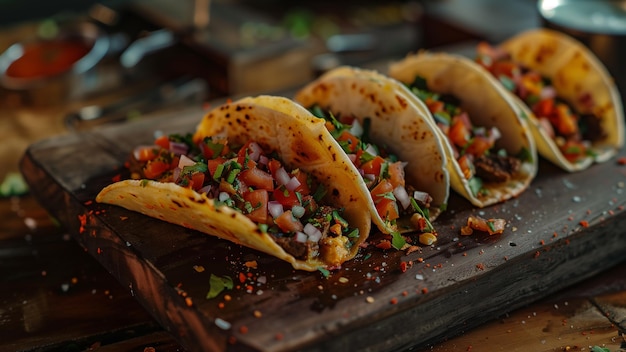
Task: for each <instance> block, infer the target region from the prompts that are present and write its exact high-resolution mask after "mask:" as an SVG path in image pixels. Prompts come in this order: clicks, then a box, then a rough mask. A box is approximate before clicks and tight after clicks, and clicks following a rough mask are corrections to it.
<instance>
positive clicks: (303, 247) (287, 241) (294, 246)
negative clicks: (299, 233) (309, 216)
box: [274, 237, 315, 260]
mask: <svg viewBox="0 0 626 352" xmlns="http://www.w3.org/2000/svg"><path fill="white" fill-rule="evenodd" d="M274 240H275V241H276V243H278V245H279V246H281V247H283V249H284V250H285V252H287V253H289V254H291V255H293V256H294V258H296V259H301V260H305V259H307V258H308V256H309V253H310V252H311V245H313V244H315V243H313V242H309V241H307V242H298V241H296V240H294V239H293V237H275V238H274Z"/></svg>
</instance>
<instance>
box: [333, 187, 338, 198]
mask: <svg viewBox="0 0 626 352" xmlns="http://www.w3.org/2000/svg"><path fill="white" fill-rule="evenodd" d="M332 194H333V196H335V197H339V194H340V193H339V190H338V189H337V188H333V191H332Z"/></svg>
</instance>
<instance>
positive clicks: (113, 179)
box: [111, 174, 122, 182]
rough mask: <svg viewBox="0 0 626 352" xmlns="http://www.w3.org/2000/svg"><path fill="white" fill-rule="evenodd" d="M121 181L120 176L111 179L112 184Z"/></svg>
mask: <svg viewBox="0 0 626 352" xmlns="http://www.w3.org/2000/svg"><path fill="white" fill-rule="evenodd" d="M121 180H122V174H117V175H115V176H113V177H112V178H111V181H113V182H120V181H121Z"/></svg>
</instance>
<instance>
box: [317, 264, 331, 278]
mask: <svg viewBox="0 0 626 352" xmlns="http://www.w3.org/2000/svg"><path fill="white" fill-rule="evenodd" d="M317 270H319V272H320V273H322V275H323V276H324V277H325V278H327V279H328V277H329V276H330V271H329V270H328V269H326V268H322V267H319V268H317Z"/></svg>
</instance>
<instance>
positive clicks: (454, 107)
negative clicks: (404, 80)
mask: <svg viewBox="0 0 626 352" xmlns="http://www.w3.org/2000/svg"><path fill="white" fill-rule="evenodd" d="M408 87H409V89H410V90H411V92H413V94H415V95H416V96H417V97H418V98H419V99H420V100H422V101H423V102H424V103H425V104H426V106H427V107H428V110H429V111H430V113H431V115H432V116H433V118H434V119H435V123H436V124H437V126H438V127H439V129H440V130H441V131H442V132H443V133H444V134H445V135H446V136H447V137H448V141H449V145H450V146H451V147H452V150H453V152H454V158H455V160H456V161H457V163H458V165H459V166H460V168H461V170H462V172H463V176H464V177H465V179H467V180H468V183H469V186H470V190H471V191H472V193H473V195H474V196H478V195H484V194H488V192H489V191H488V189H486V188H485V187H483V186H484V184H485V183H487V182H490V183H501V182H506V181H508V180H510V179H511V178H512V177H513V176H514V175H515V174H516V173H517V172H518V171H519V170H520V168H521V165H522V162H523V161H526V160H528V159H529V158H530V157H531V156H530V153H529V152H528V150H526V149H522V150H521V151H520V152H519V154H518V155H509V154H508V153H507V151H506V150H505V149H497V148H496V146H495V143H496V141H497V140H498V139H499V138H500V137H502V135H501V133H500V130H498V128H497V127H491V128H486V127H483V126H475V125H474V124H473V123H472V121H471V119H470V117H469V114H468V113H467V111H464V110H462V109H461V108H460V101H459V100H458V99H457V98H456V97H455V96H452V95H449V94H437V93H433V92H432V91H430V90H429V89H428V85H427V82H426V80H425V79H424V78H423V77H420V76H417V77H415V80H414V82H413V83H411V84H409V85H408Z"/></svg>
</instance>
